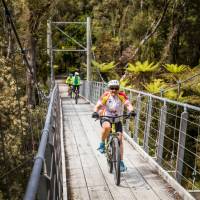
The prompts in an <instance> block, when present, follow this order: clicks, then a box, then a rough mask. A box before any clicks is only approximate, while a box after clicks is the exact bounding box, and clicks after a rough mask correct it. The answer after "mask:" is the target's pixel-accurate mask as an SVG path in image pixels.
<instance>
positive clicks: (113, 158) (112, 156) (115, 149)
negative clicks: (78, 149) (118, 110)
mask: <svg viewBox="0 0 200 200" xmlns="http://www.w3.org/2000/svg"><path fill="white" fill-rule="evenodd" d="M120 117H125V119H127V118H129V117H130V116H129V115H120V116H113V117H112V116H100V117H99V118H98V119H101V118H109V121H110V123H111V131H110V133H109V135H108V138H107V140H106V141H105V153H106V158H107V164H108V171H109V172H110V173H112V172H113V171H114V181H115V184H116V185H119V184H120V176H121V172H120V160H121V159H120V140H119V138H118V135H119V133H118V132H116V127H115V119H116V118H120Z"/></svg>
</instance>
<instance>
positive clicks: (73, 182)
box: [67, 168, 86, 189]
mask: <svg viewBox="0 0 200 200" xmlns="http://www.w3.org/2000/svg"><path fill="white" fill-rule="evenodd" d="M67 185H68V186H69V187H70V189H72V188H80V187H86V182H85V178H84V174H83V170H82V169H81V168H74V169H73V168H72V169H70V170H69V171H68V177H67Z"/></svg>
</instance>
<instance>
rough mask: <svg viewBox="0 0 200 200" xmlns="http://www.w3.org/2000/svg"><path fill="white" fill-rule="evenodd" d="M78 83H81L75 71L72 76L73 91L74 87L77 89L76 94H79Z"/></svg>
mask: <svg viewBox="0 0 200 200" xmlns="http://www.w3.org/2000/svg"><path fill="white" fill-rule="evenodd" d="M80 84H81V79H80V76H79V73H78V72H75V73H74V76H73V78H72V85H73V92H75V91H76V89H77V90H78V94H79V87H80Z"/></svg>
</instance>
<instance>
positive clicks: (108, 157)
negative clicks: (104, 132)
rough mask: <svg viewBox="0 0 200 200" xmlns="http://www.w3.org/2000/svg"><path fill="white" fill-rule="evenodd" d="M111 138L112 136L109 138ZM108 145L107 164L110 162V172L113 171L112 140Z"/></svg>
mask: <svg viewBox="0 0 200 200" xmlns="http://www.w3.org/2000/svg"><path fill="white" fill-rule="evenodd" d="M109 139H110V138H109ZM108 142H109V144H108V147H107V149H106V157H107V164H108V172H109V173H112V171H113V162H112V142H111V141H109V140H108Z"/></svg>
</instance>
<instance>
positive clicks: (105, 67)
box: [92, 60, 115, 73]
mask: <svg viewBox="0 0 200 200" xmlns="http://www.w3.org/2000/svg"><path fill="white" fill-rule="evenodd" d="M92 64H93V65H94V66H95V67H97V68H98V69H99V70H100V72H102V73H106V72H109V71H110V70H112V69H114V67H115V65H114V62H113V61H112V62H110V63H102V64H100V63H98V62H96V61H94V60H93V61H92Z"/></svg>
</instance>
